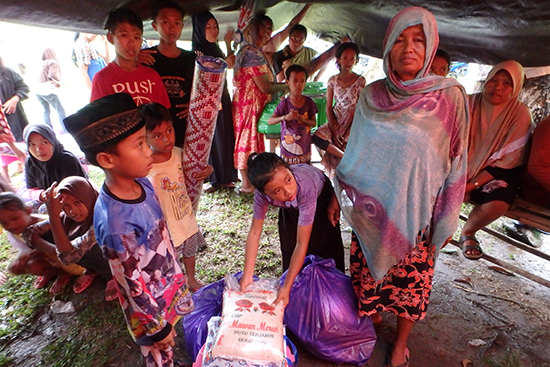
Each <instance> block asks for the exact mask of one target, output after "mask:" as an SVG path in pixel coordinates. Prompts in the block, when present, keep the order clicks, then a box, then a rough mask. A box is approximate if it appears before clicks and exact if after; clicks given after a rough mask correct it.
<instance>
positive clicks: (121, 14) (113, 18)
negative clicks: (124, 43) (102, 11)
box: [104, 8, 143, 33]
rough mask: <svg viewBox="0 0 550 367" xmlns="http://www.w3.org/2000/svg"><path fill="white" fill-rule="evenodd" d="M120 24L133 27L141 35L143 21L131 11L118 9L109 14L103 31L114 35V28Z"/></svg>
mask: <svg viewBox="0 0 550 367" xmlns="http://www.w3.org/2000/svg"><path fill="white" fill-rule="evenodd" d="M120 23H128V24H130V25H133V26H135V27H137V28H139V30H140V31H141V33H143V21H142V20H141V18H140V17H139V15H137V13H136V12H135V11H133V10H131V9H127V8H118V9H116V10H113V11H112V12H110V13H109V16H108V17H107V21H106V22H105V27H104V28H105V29H107V30H108V31H109V32H110V33H115V31H116V28H117V27H118V25H119V24H120Z"/></svg>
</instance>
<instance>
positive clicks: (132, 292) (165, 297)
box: [0, 1, 359, 366]
mask: <svg viewBox="0 0 550 367" xmlns="http://www.w3.org/2000/svg"><path fill="white" fill-rule="evenodd" d="M308 8H309V5H308V6H307V7H306V8H304V10H303V11H302V12H301V13H300V17H299V18H300V19H301V18H302V17H303V15H304V14H305V12H306V11H307V9H308ZM183 17H184V12H183V10H182V9H181V8H180V7H179V5H177V4H175V3H172V2H169V1H166V2H164V1H163V2H158V3H156V4H155V6H154V8H153V9H152V20H153V23H152V25H153V28H154V29H155V30H156V31H157V32H158V34H159V38H160V43H159V45H158V46H155V47H153V48H150V49H146V50H141V46H142V33H143V23H142V21H141V19H140V17H139V16H138V15H137V14H136V13H134V12H133V11H131V10H128V9H124V8H121V9H117V10H115V11H113V12H111V13H110V14H109V17H108V19H107V22H106V28H107V30H108V33H107V40H108V41H109V42H110V43H112V44H113V45H114V48H115V51H116V56H115V58H114V60H113V61H112V62H111V63H109V64H108V65H107V66H106V67H105V68H103V69H101V70H100V71H98V72H97V73H96V74H95V76H94V77H93V80H92V90H91V101H90V103H89V104H88V105H87V106H85V107H84V108H82V109H81V110H79V111H78V112H76V113H75V114H73V115H71V116H69V117H67V118H65V119H64V121H63V124H64V128H65V129H66V131H67V132H69V133H70V134H71V135H72V136H73V137H74V139H75V140H76V142H77V144H78V145H79V147H80V149H81V151H82V152H83V153H84V155H85V159H86V161H87V163H89V164H92V165H95V166H98V167H99V168H101V169H102V170H103V171H104V173H105V181H104V183H103V185H102V187H101V188H100V190H99V191H98V190H97V189H96V188H95V187H94V186H93V184H92V183H91V182H90V181H89V180H88V176H87V171H86V170H85V169H84V167H83V166H82V164H81V162H80V160H79V159H78V158H77V157H76V156H74V155H73V154H72V153H70V152H68V151H66V150H64V148H63V145H62V144H61V143H60V142H59V141H58V140H57V138H56V136H55V133H54V131H53V130H52V129H51V127H50V126H47V125H44V124H33V125H29V126H28V127H27V128H26V129H25V131H24V134H23V137H24V140H25V142H26V143H27V147H28V152H29V156H28V157H27V159H26V162H25V179H26V186H27V189H26V192H25V196H24V199H25V201H26V202H25V201H24V200H23V198H21V197H20V196H18V195H17V194H15V193H12V192H3V193H1V194H0V224H1V225H2V227H3V228H4V229H5V230H6V231H7V233H8V238H9V240H10V243H11V244H12V245H13V246H14V248H16V249H17V250H18V254H17V255H16V257H15V259H14V260H13V261H12V262H11V263H10V265H9V271H10V272H12V273H13V274H33V275H36V276H37V278H36V282H35V286H36V287H37V288H41V287H44V286H45V285H46V284H48V282H49V281H50V280H51V279H55V282H54V284H53V286H52V287H51V288H50V292H51V293H53V294H55V293H57V292H59V291H61V290H62V289H63V288H64V287H65V285H67V284H68V282H69V281H70V279H71V278H72V277H73V276H78V278H76V280H75V282H74V286H73V290H74V292H75V293H80V292H83V291H84V290H85V289H86V288H87V287H88V286H89V285H90V284H91V283H92V282H93V281H94V279H95V278H96V277H97V276H98V275H99V276H100V277H101V278H104V279H105V281H106V282H107V286H106V290H105V299H106V300H114V299H118V300H119V301H120V305H121V307H122V310H123V313H124V317H125V319H126V322H127V324H128V328H129V330H130V331H131V334H132V336H133V338H134V340H135V341H136V343H137V344H138V345H139V346H140V348H141V354H142V359H143V363H144V365H145V366H161V365H162V366H172V365H173V361H172V358H173V353H172V349H171V348H172V347H173V346H174V337H175V331H174V325H175V323H176V322H177V321H178V320H179V319H180V318H181V317H182V316H184V315H185V314H187V313H189V312H190V311H191V310H192V309H193V302H192V299H191V294H192V293H191V292H194V291H197V290H198V289H199V288H201V287H202V286H203V284H202V283H201V282H200V281H199V280H198V279H197V277H196V275H195V266H196V264H195V254H196V252H197V249H198V248H199V247H201V246H203V245H204V244H205V243H206V241H205V238H204V236H203V234H202V233H201V230H200V228H199V226H198V224H197V220H196V217H195V214H196V213H195V212H194V211H193V207H192V205H191V202H190V199H189V197H188V195H187V191H186V186H185V179H184V171H183V162H182V159H183V149H182V146H183V141H184V137H185V131H186V124H187V122H186V119H187V116H188V113H189V96H190V89H191V83H192V80H193V73H194V62H195V58H196V54H195V53H194V52H189V51H185V50H182V49H180V48H178V47H177V44H176V41H177V40H178V39H179V38H180V35H181V32H182V28H183ZM262 19H263V20H262V22H261V23H259V25H258V27H259V28H261V27H264V26H266V24H267V23H268V22H267V20H266V19H268V20H269V21H270V19H269V18H267V17H265V16H264V17H263V18H262ZM266 22H267V23H266ZM194 24H196V26H197V27H204V29H203V30H202V31H201V32H195V33H196V34H195V33H194V34H195V36H194V42H195V44H194V47H196V50H195V51H196V52H197V53H199V52H200V55H203V54H206V53H214V54H215V55H214V56H219V57H223V56H224V55H223V53H221V51H220V50H219V48H218V47H217V45H216V38H217V36H218V34H219V30H217V22H216V20H215V18H214V17H213V16H212V15H211V14H210V13H205V15H204V16H202V17H196V18H194ZM262 29H263V28H262ZM216 30H217V31H216ZM259 31H260V29H259ZM285 32H286V33H288V30H286V31H285ZM199 36H200V37H199ZM270 36H271V31H270V30H269V32H267V31H266V35H265V37H264V38H265V39H266V40H267V41H269V40H271V38H270ZM227 39H228V43H230V42H229V37H227ZM262 39H263V38H262ZM212 45H215V46H216V47H215V48H213V47H212ZM350 49H352V50H353V51H354V52H355V53H354V55H350V52H347V51H346V50H350ZM346 50H345V51H344V52H343V54H344V55H345V56H342V57H345V60H348V59H351V60H352V61H346V64H345V65H346V67H345V68H344V70H343V71H342V73H341V75H343V79H345V80H347V79H346V78H345V77H346V76H347V75H348V74H349V73H350V72H351V71H350V70H351V67H352V66H353V64H354V63H355V61H356V59H357V53H358V51H356V49H355V48H347V49H346ZM218 51H219V52H218ZM260 52H262V51H260ZM218 54H219V55H218ZM340 54H342V52H341V53H340ZM340 58H341V57H340V56H338V60H339V63H341V61H340ZM265 59H266V60H268V59H270V58H269V57H267V56H266V58H265ZM228 61H229V63H231V64H232V63H233V62H234V56H232V55H229V58H228ZM348 64H349V65H348ZM145 65H147V66H145ZM148 66H149V67H148ZM284 73H285V76H286V80H287V85H288V88H289V89H290V95H289V96H288V97H287V98H285V99H283V100H282V101H281V102H280V104H279V105H278V106H277V108H276V110H275V113H274V114H273V116H272V117H271V118H270V119H269V123H270V124H278V123H280V124H281V125H282V127H281V141H282V144H281V157H279V156H277V155H276V154H274V153H260V152H258V153H260V154H257V153H252V154H251V155H250V156H249V157H248V162H247V163H248V167H249V169H248V173H247V176H246V177H243V178H244V179H246V180H249V181H250V183H251V185H253V187H254V189H255V194H254V195H255V196H254V217H253V219H252V225H251V229H250V233H249V235H248V239H247V243H246V260H245V268H244V276H243V278H242V280H241V286H242V289H244V288H246V287H247V286H248V285H249V284H250V283H251V282H252V278H253V273H254V263H255V258H256V254H257V251H258V246H259V238H260V234H261V230H262V225H263V221H264V218H265V214H266V211H267V208H268V206H269V205H273V206H276V207H279V208H280V212H279V235H280V238H281V249H282V253H283V270H287V269H289V275H288V276H287V277H286V282H285V284H284V285H283V287H282V288H281V290H280V292H279V296H278V298H277V300H276V301H275V302H276V303H279V302H282V304H283V305H286V304H288V302H289V292H290V287H291V286H292V283H293V281H294V278H295V277H296V275H297V274H298V272H299V270H300V268H301V265H302V263H303V260H304V258H305V256H306V254H316V255H320V256H322V257H325V258H333V259H334V260H335V261H336V266H337V268H338V269H340V270H342V271H344V253H343V245H342V238H341V233H340V225H339V219H340V210H339V206H338V203H337V200H336V197H335V195H334V190H333V188H332V184H331V181H330V179H329V178H328V177H327V176H325V175H324V174H323V172H322V171H321V170H319V169H317V168H315V167H313V166H312V165H311V143H312V141H311V129H312V128H313V127H315V126H316V125H317V120H316V114H317V112H318V110H317V105H316V104H315V102H314V101H313V100H312V99H311V98H309V97H306V96H304V95H303V91H304V88H305V85H306V80H307V78H308V75H307V71H306V69H305V68H304V67H303V66H299V65H290V66H288V67H286V65H285V70H284ZM346 73H348V74H346ZM353 75H354V76H355V74H353ZM358 92H359V90H357V93H358ZM334 94H335V98H337V94H338V92H337V91H335V92H334ZM331 98H332V97H331ZM331 105H332V104H331ZM228 106H230V105H229V103H222V108H228V109H229V111H230V107H228ZM228 116H230V117H231V115H230V114H229V115H228V114H224V118H225V119H228ZM338 119H339V116H338V115H333V118H332V121H333V123H334V124H337V123H338V121H337V120H338ZM222 120H223V119H222ZM218 121H219V120H218ZM230 121H231V120H230ZM216 131H218V130H216ZM331 131H332V130H331ZM224 134H226V133H225V132H224ZM333 138H335V139H337V140H338V141H339V139H340V138H341V137H334V135H333ZM233 141H234V138H233ZM232 149H233V148H232V147H231V148H230V149H229V150H228V151H229V153H232ZM216 166H217V167H218V166H219V164H217V165H216ZM222 168H223V167H222ZM213 170H214V169H213V167H212V166H210V165H208V166H206V168H204V169H203V170H202V171H200V172H198V173H195V178H196V179H197V180H199V181H201V180H205V179H207V178H208V177H209V176H210V175H211V174H212V173H213ZM214 173H218V174H220V173H221V172H214ZM227 176H228V177H233V176H235V177H234V178H232V179H230V180H229V182H225V181H223V182H219V181H218V182H219V183H221V184H223V185H231V184H232V182H231V181H232V180H233V181H235V180H236V171H235V169H234V167H232V171H230V172H229V173H228V174H227ZM39 212H41V213H48V214H49V218H48V217H47V216H44V215H42V214H37V213H39ZM121 218H124V220H121ZM180 261H181V266H180ZM182 267H183V269H184V270H182ZM2 275H3V274H2ZM3 280H4V278H3V277H2V278H1V279H0V281H3Z"/></svg>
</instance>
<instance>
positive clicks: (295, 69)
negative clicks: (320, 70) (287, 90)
mask: <svg viewBox="0 0 550 367" xmlns="http://www.w3.org/2000/svg"><path fill="white" fill-rule="evenodd" d="M292 73H304V74H305V76H306V79H307V77H308V75H307V70H306V68H305V67H303V66H302V65H298V64H292V65H290V66H289V67H288V68H286V70H285V78H286V80H288V79H290V74H292Z"/></svg>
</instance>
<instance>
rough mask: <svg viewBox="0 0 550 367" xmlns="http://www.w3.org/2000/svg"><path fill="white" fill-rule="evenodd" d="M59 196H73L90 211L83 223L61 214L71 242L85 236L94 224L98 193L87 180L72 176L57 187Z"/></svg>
mask: <svg viewBox="0 0 550 367" xmlns="http://www.w3.org/2000/svg"><path fill="white" fill-rule="evenodd" d="M57 192H58V193H59V194H71V195H73V196H74V197H75V198H77V199H78V200H80V201H81V202H82V203H83V204H84V205H86V208H87V209H88V216H87V217H86V219H85V220H84V221H83V222H80V223H78V222H75V221H74V220H72V219H71V218H69V216H68V215H67V214H65V212H62V213H61V222H62V223H63V228H64V229H65V233H67V236H68V237H69V240H73V239H75V238H77V237H80V236H82V235H84V234H85V233H86V232H87V231H88V230H89V229H90V227H91V226H92V225H93V224H94V223H93V222H94V206H95V202H96V199H97V191H96V189H94V187H93V186H92V184H91V183H90V182H89V181H88V180H86V179H85V178H82V177H78V176H71V177H67V178H65V179H63V180H62V181H61V182H60V183H59V185H57Z"/></svg>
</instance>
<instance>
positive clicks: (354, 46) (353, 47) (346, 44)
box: [334, 42, 359, 59]
mask: <svg viewBox="0 0 550 367" xmlns="http://www.w3.org/2000/svg"><path fill="white" fill-rule="evenodd" d="M346 50H353V51H355V55H356V56H359V46H357V44H356V43H353V42H344V43H342V44H341V45H340V46H338V48H337V49H336V54H335V55H334V56H335V57H336V58H337V59H339V58H341V57H342V54H343V53H344V51H346Z"/></svg>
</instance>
